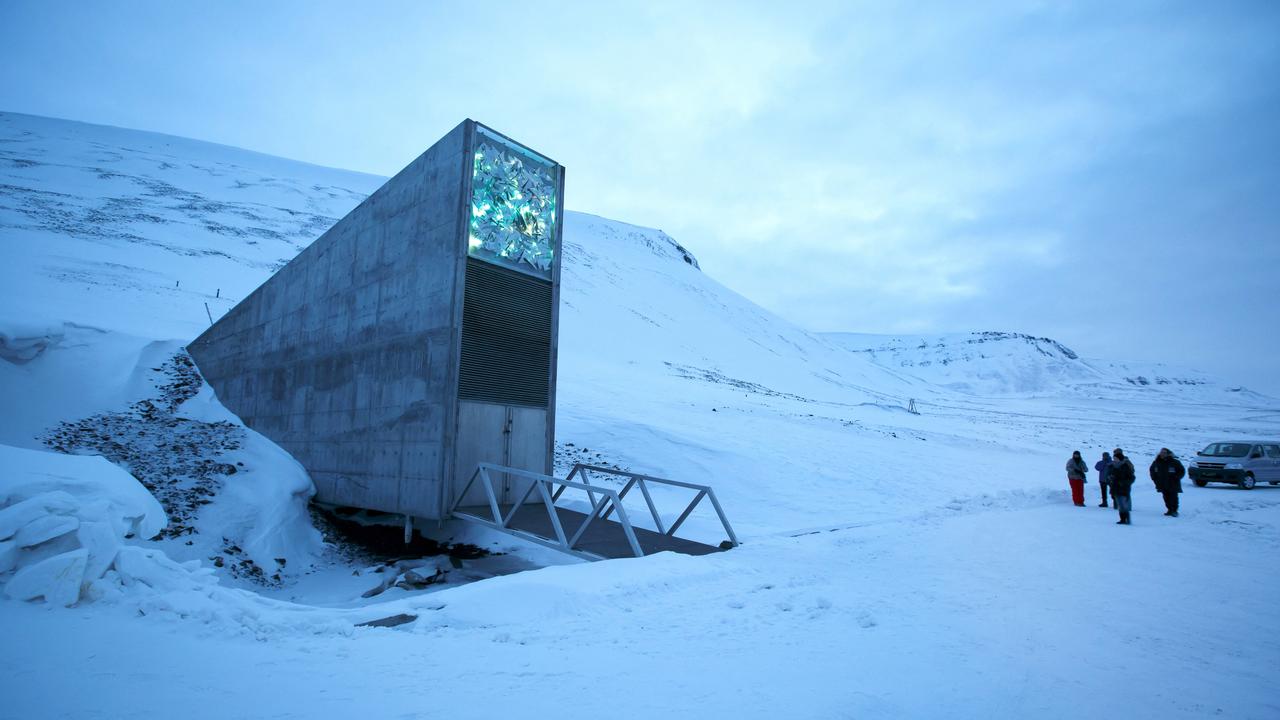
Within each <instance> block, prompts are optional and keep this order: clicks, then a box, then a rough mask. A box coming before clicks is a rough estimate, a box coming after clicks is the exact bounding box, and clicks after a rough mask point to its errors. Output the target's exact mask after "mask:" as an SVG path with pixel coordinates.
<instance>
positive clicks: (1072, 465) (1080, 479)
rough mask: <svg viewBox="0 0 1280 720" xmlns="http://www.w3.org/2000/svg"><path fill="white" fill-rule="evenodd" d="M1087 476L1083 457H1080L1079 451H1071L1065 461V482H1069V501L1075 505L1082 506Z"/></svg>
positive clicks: (1086, 467)
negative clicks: (1069, 457) (1068, 458)
mask: <svg viewBox="0 0 1280 720" xmlns="http://www.w3.org/2000/svg"><path fill="white" fill-rule="evenodd" d="M1088 476H1089V466H1088V465H1085V464H1084V458H1082V457H1080V451H1079V450H1076V451H1075V452H1073V453H1071V459H1070V460H1068V461H1067V482H1069V483H1071V501H1072V502H1074V503H1075V504H1076V507H1084V484H1085V483H1086V482H1087V480H1085V478H1087V477H1088Z"/></svg>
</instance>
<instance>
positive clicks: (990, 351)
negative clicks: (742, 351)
mask: <svg viewBox="0 0 1280 720" xmlns="http://www.w3.org/2000/svg"><path fill="white" fill-rule="evenodd" d="M824 337H826V338H828V339H829V340H831V341H832V342H834V343H836V344H837V345H839V346H841V347H843V348H845V349H847V350H850V351H852V352H855V353H860V354H862V355H865V356H866V357H867V358H868V359H869V360H870V361H871V362H873V363H875V364H877V365H880V366H882V367H886V368H892V369H896V370H901V371H902V372H905V373H908V374H910V375H911V376H912V377H915V378H919V379H920V380H923V381H925V382H927V383H930V384H934V385H938V386H940V387H945V388H948V389H951V390H955V391H957V392H963V393H968V394H974V395H993V396H1001V395H1009V394H1019V393H1022V394H1041V395H1045V394H1048V395H1052V394H1064V393H1070V394H1077V393H1085V394H1091V395H1095V396H1104V395H1108V394H1110V395H1119V396H1128V394H1129V391H1131V390H1133V389H1138V388H1144V389H1160V390H1181V391H1189V392H1192V393H1193V394H1196V395H1197V396H1199V397H1203V398H1206V399H1207V398H1209V397H1217V398H1222V397H1230V396H1229V395H1225V394H1224V393H1240V394H1242V395H1244V396H1249V397H1252V398H1254V399H1258V398H1260V397H1261V396H1258V395H1257V394H1256V393H1253V392H1252V391H1249V390H1247V389H1246V388H1242V387H1239V386H1236V385H1225V384H1223V383H1221V382H1219V381H1217V380H1216V379H1214V378H1212V377H1210V376H1209V375H1207V374H1205V373H1202V372H1199V371H1196V370H1192V369H1189V368H1177V367H1171V366H1168V365H1164V364H1158V363H1134V362H1120V361H1114V360H1103V359H1088V358H1082V357H1080V356H1079V355H1077V354H1076V352H1075V351H1073V350H1072V349H1071V348H1069V347H1067V346H1065V345H1063V344H1062V343H1060V342H1058V341H1056V340H1053V339H1051V338H1046V337H1035V336H1033V335H1027V334H1023V333H1010V332H995V331H986V332H972V333H953V334H943V335H902V336H886V335H866V334H858V333H824ZM1126 386H1127V387H1126Z"/></svg>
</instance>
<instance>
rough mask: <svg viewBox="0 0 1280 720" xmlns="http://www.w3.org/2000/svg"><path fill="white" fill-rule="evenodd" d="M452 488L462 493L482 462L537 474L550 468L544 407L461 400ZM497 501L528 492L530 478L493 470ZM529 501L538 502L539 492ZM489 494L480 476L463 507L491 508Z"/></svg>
mask: <svg viewBox="0 0 1280 720" xmlns="http://www.w3.org/2000/svg"><path fill="white" fill-rule="evenodd" d="M455 447H456V452H457V454H456V456H455V462H454V473H455V474H454V485H453V487H454V490H453V492H454V493H455V494H456V493H458V492H461V490H462V488H463V487H465V486H466V484H467V482H469V481H470V480H471V477H472V475H473V474H474V473H475V471H476V465H477V464H479V463H482V462H487V463H493V464H495V465H504V466H507V467H514V468H520V469H522V470H529V471H532V472H536V473H545V472H547V471H548V469H549V468H548V467H547V465H548V457H547V411H546V410H544V409H542V408H530V407H520V406H516V405H498V404H495V403H485V402H474V401H469V400H463V401H460V402H459V403H458V437H457V440H456V443H455ZM490 478H491V479H492V480H493V488H494V494H495V496H496V497H497V500H498V503H499V504H503V505H505V504H509V503H513V502H515V501H516V500H517V499H518V498H519V497H520V496H522V495H523V494H524V491H525V489H526V488H527V487H528V486H529V480H527V479H525V478H520V477H516V476H512V475H507V474H506V473H497V474H495V473H490ZM529 501H530V502H540V499H539V497H538V496H537V494H536V492H535V493H534V494H531V495H530V497H529ZM488 504H489V500H488V496H487V495H486V494H485V491H484V486H483V484H482V483H481V481H480V480H479V479H478V478H477V480H476V482H475V483H474V484H472V486H471V487H470V489H468V490H467V494H466V496H465V497H464V498H463V501H462V503H461V505H462V506H464V507H471V506H481V507H484V506H487V505H488Z"/></svg>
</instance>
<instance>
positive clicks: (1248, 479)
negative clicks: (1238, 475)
mask: <svg viewBox="0 0 1280 720" xmlns="http://www.w3.org/2000/svg"><path fill="white" fill-rule="evenodd" d="M1256 484H1257V481H1256V480H1254V479H1253V476H1252V475H1245V476H1244V481H1243V482H1241V483H1240V487H1242V488H1244V489H1245V490H1252V489H1253V486H1254V485H1256Z"/></svg>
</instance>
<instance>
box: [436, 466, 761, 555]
mask: <svg viewBox="0 0 1280 720" xmlns="http://www.w3.org/2000/svg"><path fill="white" fill-rule="evenodd" d="M589 471H590V472H596V473H601V474H605V475H614V476H620V477H626V478H627V482H626V484H625V485H624V486H623V487H622V489H621V490H614V489H613V488H609V487H604V486H601V485H592V484H591V478H590V475H589V474H588V472H589ZM494 474H506V475H513V476H515V477H519V478H524V479H525V480H528V481H530V482H529V483H528V486H527V487H526V488H525V490H524V493H523V494H521V495H520V497H519V499H518V500H517V501H516V502H515V503H513V504H512V505H511V507H510V508H509V509H506V512H505V513H504V512H503V507H502V506H503V505H504V503H500V502H499V500H498V492H497V490H496V489H495V488H496V487H497V486H496V485H495V481H494V477H493V475H494ZM575 477H578V478H579V479H580V480H581V482H575V481H574V478H575ZM477 482H478V483H480V487H481V488H482V489H483V490H484V496H485V500H486V503H487V505H488V510H489V514H490V516H489V517H484V516H483V515H478V514H476V513H474V512H469V511H468V510H465V509H463V507H462V503H463V501H464V499H465V498H466V497H467V493H468V492H469V491H470V490H471V488H472V487H473V486H474V485H475V484H476V483H477ZM649 483H656V484H661V485H671V486H675V487H682V488H688V489H691V490H696V491H697V494H696V495H695V496H694V498H693V500H692V501H691V502H690V503H689V504H688V506H686V507H685V509H684V511H683V512H681V513H680V516H679V517H678V518H677V519H676V521H675V522H674V523H672V524H671V527H669V528H668V527H665V526H664V524H663V522H662V517H661V516H660V515H659V514H658V509H657V506H656V505H654V502H653V496H652V494H651V493H650V492H649V487H648V484H649ZM636 487H639V488H640V492H641V493H642V494H643V495H644V499H645V504H646V505H648V507H649V512H650V514H651V515H652V517H653V522H654V525H655V526H656V527H657V529H658V533H659V534H662V535H666V536H668V537H674V536H675V532H676V530H678V529H679V528H680V526H681V525H682V524H684V521H685V520H687V519H688V517H689V515H690V514H691V513H692V512H693V511H694V509H695V508H696V507H697V506H698V503H700V502H702V499H703V498H709V499H710V500H711V504H712V506H713V507H714V508H715V511H716V514H717V515H718V516H719V517H720V522H721V524H722V525H723V526H724V529H725V532H726V533H728V535H729V542H730V543H731V545H732V546H733V547H737V545H738V538H737V536H736V535H734V533H733V528H732V527H730V525H729V520H728V518H726V517H725V514H724V510H723V509H722V508H721V507H720V501H719V500H717V499H716V494H715V491H714V490H712V489H711V488H710V487H708V486H706V485H695V484H693V483H686V482H680V481H677V480H667V479H664V478H658V477H653V476H651V475H642V474H639V473H631V472H625V471H622V470H614V469H612V468H605V467H600V466H597V465H585V464H582V463H578V464H576V465H574V466H573V470H572V471H571V472H570V473H569V477H567V478H565V479H563V480H561V479H559V478H554V477H551V476H549V475H543V474H541V473H536V472H532V471H529V470H521V469H519V468H511V467H504V466H502V465H495V464H493V463H480V464H479V465H477V466H476V470H475V472H474V473H472V475H471V478H470V479H469V480H468V481H467V484H466V485H465V486H463V488H462V492H460V493H458V499H457V500H455V501H454V504H453V507H452V508H451V510H450V512H451V513H452V514H453V515H455V516H457V517H461V518H465V519H467V520H471V521H473V522H476V523H479V524H481V525H485V526H487V527H491V528H493V529H495V530H499V531H501V532H505V533H509V534H511V535H515V536H517V537H520V538H522V539H525V540H528V541H530V542H533V543H537V544H539V545H543V546H545V547H550V548H554V549H556V550H561V551H563V552H566V553H569V554H571V555H575V556H578V557H582V558H586V559H589V560H598V559H602V558H603V556H602V555H599V554H597V553H593V552H590V551H587V550H583V549H581V548H579V547H578V544H579V543H580V542H581V541H582V538H583V536H584V535H585V533H586V532H587V529H588V528H590V527H591V525H592V524H593V523H594V522H596V521H600V522H608V521H609V519H610V517H611V516H612V515H613V514H614V513H615V512H616V513H617V520H616V521H615V522H617V523H618V524H619V525H620V526H621V527H622V532H623V535H624V536H625V537H626V540H627V544H628V545H629V546H630V549H631V551H632V553H633V554H634V555H635V556H636V557H643V556H644V554H645V552H644V549H643V548H642V547H641V545H640V540H639V538H638V537H637V535H636V532H635V528H634V527H633V526H632V524H631V519H630V518H629V517H628V516H627V510H626V508H625V507H623V505H622V501H623V499H624V498H625V497H626V496H627V493H629V492H631V490H632V489H633V488H636ZM566 490H576V491H579V492H583V493H585V494H586V496H587V499H588V501H589V502H588V504H589V505H590V506H591V510H590V512H588V513H586V517H585V518H584V519H583V521H582V523H581V524H579V525H578V527H577V528H576V529H574V530H573V532H572V534H569V533H568V532H567V529H566V528H565V527H564V523H562V522H561V517H560V513H558V512H557V511H556V510H557V507H556V502H557V501H558V500H559V499H560V497H561V496H562V495H564V493H565V491H566ZM534 491H537V493H538V500H541V505H542V507H543V508H544V509H545V510H546V512H547V519H548V521H549V522H550V525H551V528H552V531H553V532H554V534H555V538H554V539H552V538H547V537H543V536H541V535H537V534H535V533H532V532H529V531H527V530H524V529H521V528H516V527H513V526H512V524H511V523H512V520H513V519H514V518H515V516H516V513H517V512H519V511H520V509H521V508H523V507H526V503H527V501H528V500H529V498H530V496H531V495H532V494H533V493H534ZM597 496H598V497H597ZM530 504H538V503H537V501H536V500H535V501H534V503H530ZM565 509H566V510H567V508H565Z"/></svg>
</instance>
